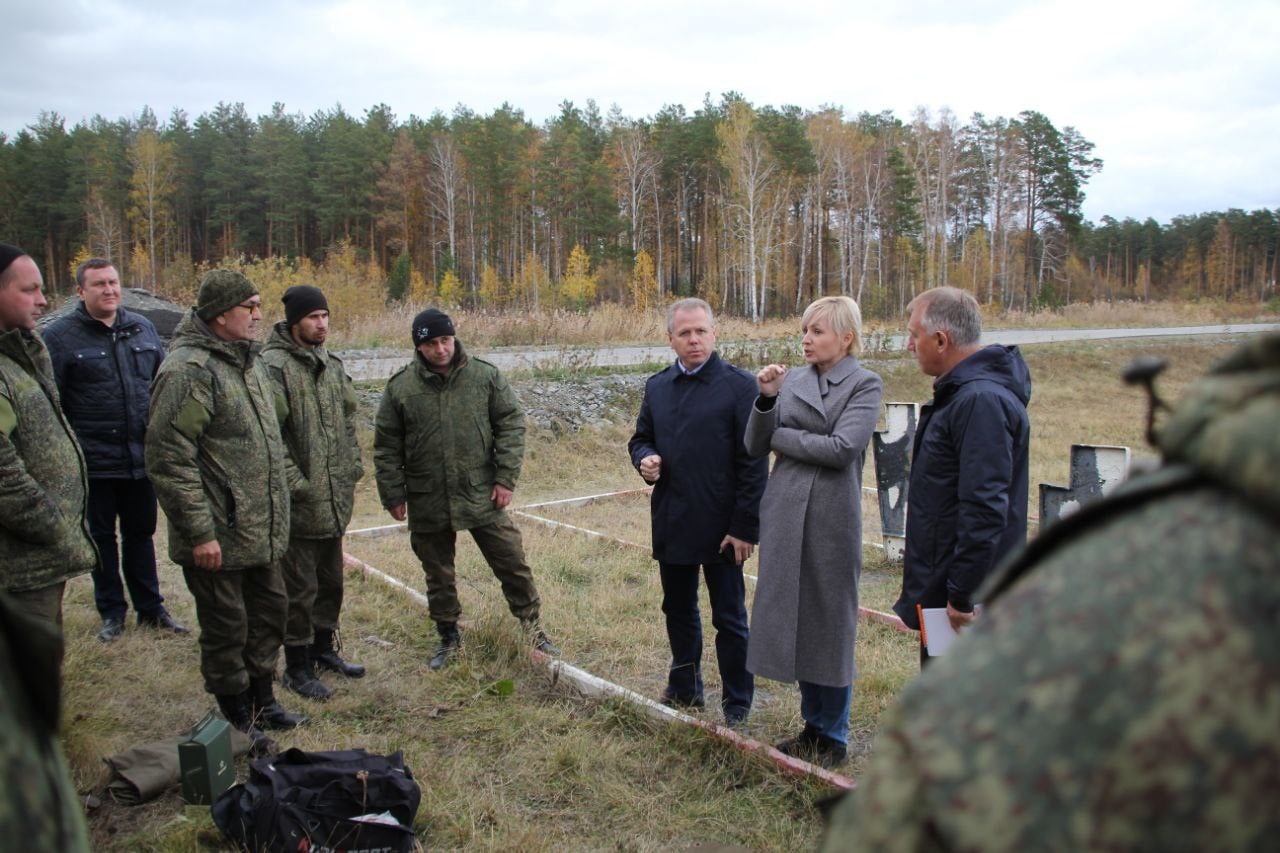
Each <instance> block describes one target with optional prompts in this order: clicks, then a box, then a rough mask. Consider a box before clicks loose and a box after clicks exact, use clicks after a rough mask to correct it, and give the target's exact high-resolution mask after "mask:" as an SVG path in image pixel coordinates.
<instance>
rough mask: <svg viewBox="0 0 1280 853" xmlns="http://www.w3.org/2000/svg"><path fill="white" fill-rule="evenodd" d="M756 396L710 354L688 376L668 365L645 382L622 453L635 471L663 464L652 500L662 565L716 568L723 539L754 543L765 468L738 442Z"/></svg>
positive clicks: (746, 381)
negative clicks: (654, 460) (651, 461)
mask: <svg viewBox="0 0 1280 853" xmlns="http://www.w3.org/2000/svg"><path fill="white" fill-rule="evenodd" d="M756 390H757V389H756V380H755V377H754V376H752V375H751V374H750V373H747V372H746V371H745V370H741V369H739V368H737V367H734V366H733V365H731V364H729V363H727V362H725V361H722V360H721V359H720V356H718V355H717V354H715V353H712V354H711V356H710V357H709V358H708V359H707V360H706V362H704V363H703V366H702V369H701V370H699V371H698V372H697V373H695V374H694V375H692V376H686V375H685V374H684V372H683V371H681V370H680V367H679V365H678V364H673V365H671V366H670V367H668V368H667V369H666V370H664V371H662V372H661V373H656V374H654V375H653V376H651V377H649V381H648V383H646V385H645V388H644V402H643V403H641V404H640V415H639V417H637V418H636V431H635V434H634V435H632V436H631V441H630V442H629V443H628V444H627V449H628V450H629V451H630V453H631V464H632V465H635V466H636V467H637V468H639V466H640V460H641V459H643V458H645V457H646V456H650V455H652V454H654V453H656V454H658V455H659V456H661V457H662V473H661V475H660V476H659V477H658V482H657V483H655V484H654V487H653V496H652V497H651V499H650V509H651V514H652V519H653V557H654V559H656V560H658V561H659V562H662V563H673V564H677V565H680V564H684V565H694V564H699V565H700V564H705V563H715V562H719V561H720V560H721V559H722V558H721V557H720V556H719V552H720V542H721V540H723V539H724V537H725V534H729V535H731V536H733V537H734V538H736V539H741V540H743V541H744V542H751V543H753V544H754V543H755V542H757V541H759V537H760V496H761V495H762V494H763V493H764V484H765V480H766V479H767V477H768V473H769V463H768V459H767V457H761V458H759V459H752V458H751V457H750V456H748V455H747V449H746V445H745V444H744V443H743V438H742V437H743V433H744V432H745V430H746V428H747V418H748V417H749V416H750V415H751V406H752V404H753V403H754V401H755V398H756Z"/></svg>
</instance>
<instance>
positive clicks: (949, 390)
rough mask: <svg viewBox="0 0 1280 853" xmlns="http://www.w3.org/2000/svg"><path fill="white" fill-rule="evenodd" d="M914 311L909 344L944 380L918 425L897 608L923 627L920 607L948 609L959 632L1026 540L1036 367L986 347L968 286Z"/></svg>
mask: <svg viewBox="0 0 1280 853" xmlns="http://www.w3.org/2000/svg"><path fill="white" fill-rule="evenodd" d="M907 310H908V311H909V312H910V319H908V321H907V349H908V350H910V351H911V352H913V353H914V354H915V357H916V361H917V362H918V363H919V365H920V369H921V370H922V371H924V373H925V374H926V375H928V376H934V377H936V379H935V380H934V383H933V400H932V401H931V402H929V403H926V404H925V405H924V407H923V408H922V409H921V412H920V424H919V426H918V427H917V428H916V436H915V446H914V450H913V453H912V458H911V478H910V481H909V483H908V487H907V530H906V551H905V553H904V555H903V569H902V595H901V596H900V597H899V598H898V602H897V603H896V604H895V605H894V606H893V609H894V611H896V612H897V614H898V615H899V616H901V617H902V621H904V622H906V623H907V624H908V625H909V626H911V627H912V628H917V629H918V628H919V627H920V625H919V622H918V617H917V615H916V605H917V604H918V605H920V606H921V607H926V608H935V607H945V608H946V609H947V616H948V617H949V619H950V621H951V624H952V626H953V627H954V628H956V630H959V629H961V628H962V627H964V626H965V625H967V624H969V623H970V622H972V621H973V618H974V600H973V596H974V593H975V592H976V591H977V589H978V587H979V586H981V585H982V582H983V581H984V580H985V579H986V577H987V575H988V574H989V573H990V572H991V570H992V569H993V568H995V566H996V564H997V563H999V562H1000V560H1001V559H1002V558H1003V557H1004V556H1005V555H1007V554H1008V553H1010V552H1011V551H1013V550H1014V549H1015V548H1017V547H1018V546H1020V545H1022V544H1023V543H1025V542H1026V539H1027V490H1028V488H1029V473H1028V463H1029V448H1030V442H1031V422H1030V420H1029V418H1028V417H1027V403H1028V401H1030V399H1031V372H1030V371H1029V370H1028V369H1027V363H1026V362H1025V361H1023V360H1022V355H1021V353H1019V352H1018V348H1017V347H1005V346H998V345H992V346H986V347H984V346H982V345H981V344H980V343H979V339H980V338H981V337H982V315H981V312H980V311H979V308H978V302H977V300H976V299H974V298H973V297H972V296H971V295H970V294H968V293H966V292H964V291H963V290H960V289H958V288H955V287H938V288H934V289H933V290H926V291H925V292H924V293H921V294H920V295H919V296H917V297H916V298H915V299H913V300H911V303H910V304H909V305H908V306H907ZM925 660H926V657H925V653H924V650H923V648H922V650H921V663H922V664H923V662H924V661H925Z"/></svg>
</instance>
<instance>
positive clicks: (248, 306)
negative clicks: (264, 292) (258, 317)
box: [236, 302, 262, 314]
mask: <svg viewBox="0 0 1280 853" xmlns="http://www.w3.org/2000/svg"><path fill="white" fill-rule="evenodd" d="M236 307H237V308H243V309H244V310H246V311H248V312H249V313H250V314H252V313H253V312H254V311H261V310H262V303H261V302H241V303H239V304H238V305H236Z"/></svg>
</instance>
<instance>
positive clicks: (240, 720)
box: [214, 693, 280, 758]
mask: <svg viewBox="0 0 1280 853" xmlns="http://www.w3.org/2000/svg"><path fill="white" fill-rule="evenodd" d="M214 698H215V699H217V700H218V708H219V709H221V711H222V716H223V717H225V718H226V720H227V722H228V723H230V724H231V725H232V726H233V727H234V728H236V729H239V730H240V731H242V732H244V733H245V734H247V735H248V736H249V754H250V755H252V756H253V757H254V758H261V757H263V756H264V755H274V754H276V753H277V752H279V751H280V747H279V745H278V744H277V743H276V742H275V741H274V740H272V739H271V738H270V737H268V736H267V734H266V733H265V732H263V731H262V729H259V728H258V727H257V726H255V725H254V724H253V718H252V717H251V716H250V713H249V706H248V705H247V704H246V703H245V698H246V696H245V694H244V693H233V694H226V695H217V696H215V697H214Z"/></svg>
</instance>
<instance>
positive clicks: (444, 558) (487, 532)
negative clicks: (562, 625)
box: [409, 513, 541, 623]
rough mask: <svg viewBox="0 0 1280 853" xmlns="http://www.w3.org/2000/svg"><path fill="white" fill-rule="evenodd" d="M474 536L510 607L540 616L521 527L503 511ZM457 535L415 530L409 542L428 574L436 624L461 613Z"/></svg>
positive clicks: (530, 616) (455, 618) (519, 613)
mask: <svg viewBox="0 0 1280 853" xmlns="http://www.w3.org/2000/svg"><path fill="white" fill-rule="evenodd" d="M468 532H469V533H470V534H471V538H472V539H474V540H475V541H476V545H478V546H480V553H481V554H483V555H484V559H485V562H487V563H488V564H489V568H490V569H491V570H492V571H493V575H494V577H496V578H497V579H498V582H499V583H500V584H502V594H503V595H504V596H506V599H507V607H509V608H510V609H511V613H512V615H513V616H515V617H516V618H517V619H520V620H522V621H523V620H531V619H537V618H538V614H539V610H540V608H541V601H540V600H539V598H538V588H537V587H536V586H535V585H534V583H533V570H532V569H531V568H529V564H528V563H527V562H526V561H525V558H524V543H523V541H522V540H521V538H520V528H518V527H516V526H515V524H513V523H512V521H511V519H510V518H509V517H507V515H506V514H505V513H504V514H503V516H502V519H501V520H499V521H495V522H494V523H493V524H486V525H485V526H483V527H473V528H471V530H470V531H468ZM457 537H458V534H457V533H456V532H455V531H453V530H443V531H440V532H438V533H418V532H415V533H412V534H410V536H409V544H410V545H411V546H413V553H415V554H417V555H418V559H419V560H421V561H422V572H423V574H425V575H426V577H427V609H428V611H429V612H430V614H431V619H432V620H433V621H435V622H437V623H440V622H457V621H458V618H459V617H460V616H461V615H462V604H461V603H460V602H459V601H458V587H457V575H456V572H455V570H454V565H453V560H454V554H455V546H456V543H457Z"/></svg>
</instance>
